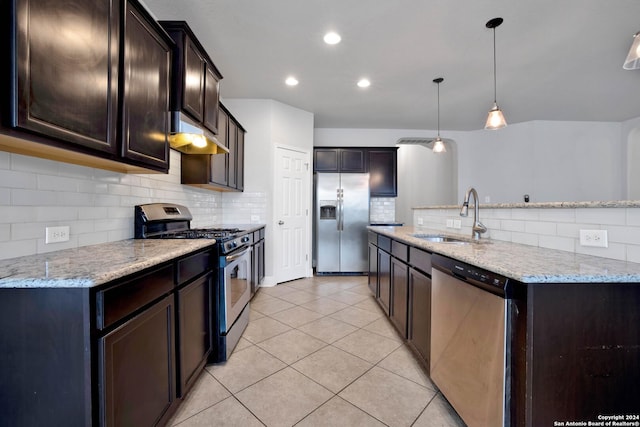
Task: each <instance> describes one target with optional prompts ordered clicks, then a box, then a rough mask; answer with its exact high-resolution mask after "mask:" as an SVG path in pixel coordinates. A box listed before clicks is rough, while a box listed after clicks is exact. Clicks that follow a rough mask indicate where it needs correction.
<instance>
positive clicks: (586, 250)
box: [576, 242, 627, 261]
mask: <svg viewBox="0 0 640 427" xmlns="http://www.w3.org/2000/svg"><path fill="white" fill-rule="evenodd" d="M576 253H579V254H585V255H594V256H601V257H605V258H612V259H618V260H621V261H625V260H626V257H627V245H624V244H621V243H611V242H609V247H608V248H595V247H591V246H581V245H579V244H577V245H576Z"/></svg>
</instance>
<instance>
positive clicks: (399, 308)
mask: <svg viewBox="0 0 640 427" xmlns="http://www.w3.org/2000/svg"><path fill="white" fill-rule="evenodd" d="M408 302H409V267H408V266H407V264H405V263H404V262H402V261H401V260H399V259H397V258H394V257H392V258H391V315H390V319H391V322H393V324H394V325H395V327H396V328H397V329H398V332H400V334H401V335H402V336H403V337H404V338H407V312H408Z"/></svg>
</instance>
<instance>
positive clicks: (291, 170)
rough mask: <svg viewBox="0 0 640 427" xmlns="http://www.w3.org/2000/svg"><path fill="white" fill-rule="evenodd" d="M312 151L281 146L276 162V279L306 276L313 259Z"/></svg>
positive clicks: (282, 280)
mask: <svg viewBox="0 0 640 427" xmlns="http://www.w3.org/2000/svg"><path fill="white" fill-rule="evenodd" d="M309 163H310V159H309V153H308V152H304V151H296V150H294V149H289V148H283V147H278V148H277V149H276V162H275V166H276V167H275V175H276V176H275V188H276V192H275V193H276V194H275V212H274V220H275V224H274V230H275V231H276V232H275V235H276V236H275V237H276V239H275V250H276V257H275V258H276V269H275V277H276V282H277V283H281V282H287V281H289V280H294V279H299V278H301V277H306V276H307V275H308V271H309V262H310V258H311V257H310V255H311V254H310V245H309V242H310V231H311V230H310V228H311V224H310V220H309V218H310V216H309V211H310V207H311V198H310V188H309V187H310V182H311V181H310V174H311V172H310V168H309V166H310V164H309Z"/></svg>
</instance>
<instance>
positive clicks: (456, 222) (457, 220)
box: [453, 219, 462, 230]
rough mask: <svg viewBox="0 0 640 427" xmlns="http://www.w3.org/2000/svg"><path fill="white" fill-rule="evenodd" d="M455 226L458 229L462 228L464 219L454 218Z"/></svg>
mask: <svg viewBox="0 0 640 427" xmlns="http://www.w3.org/2000/svg"><path fill="white" fill-rule="evenodd" d="M453 228H457V229H458V230H459V229H461V228H462V220H461V219H454V220H453Z"/></svg>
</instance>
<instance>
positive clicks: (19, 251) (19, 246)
mask: <svg viewBox="0 0 640 427" xmlns="http://www.w3.org/2000/svg"><path fill="white" fill-rule="evenodd" d="M37 250H38V241H37V240H35V239H32V240H11V241H8V242H0V254H1V255H3V259H6V258H14V257H19V256H26V255H33V254H35V253H38V252H37Z"/></svg>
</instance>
